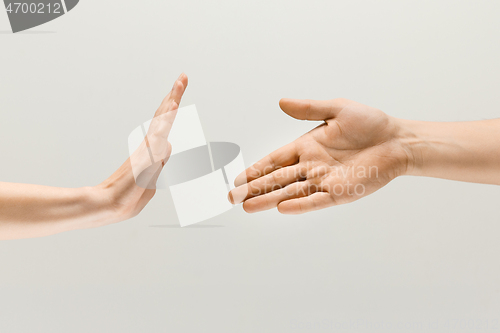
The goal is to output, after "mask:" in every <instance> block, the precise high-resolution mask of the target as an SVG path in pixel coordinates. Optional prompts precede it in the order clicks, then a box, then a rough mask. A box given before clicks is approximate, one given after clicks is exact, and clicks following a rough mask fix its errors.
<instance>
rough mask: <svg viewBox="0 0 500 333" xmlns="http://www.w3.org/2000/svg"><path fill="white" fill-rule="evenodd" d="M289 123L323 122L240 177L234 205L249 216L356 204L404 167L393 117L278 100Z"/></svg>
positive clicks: (352, 106)
mask: <svg viewBox="0 0 500 333" xmlns="http://www.w3.org/2000/svg"><path fill="white" fill-rule="evenodd" d="M280 104H281V107H282V109H283V110H284V111H285V112H286V113H288V114H289V115H291V116H292V117H294V118H298V119H308V120H309V119H310V120H324V123H323V124H322V125H320V126H318V127H316V128H315V129H313V130H312V131H310V132H309V133H307V134H305V135H303V136H302V137H300V138H299V139H297V140H295V141H294V142H292V143H291V144H289V145H287V146H285V147H283V148H281V149H278V150H277V151H275V152H273V153H271V154H270V155H268V156H267V157H266V158H264V159H263V160H261V161H259V162H257V163H256V164H255V165H254V166H252V167H251V168H249V169H248V170H246V172H245V173H244V174H242V175H240V176H239V177H238V178H237V180H236V183H237V185H242V183H243V182H244V181H245V180H246V181H249V183H248V184H247V185H242V186H240V187H238V188H237V189H235V190H233V191H232V193H231V197H232V198H233V201H239V200H234V199H235V198H237V197H239V198H240V199H243V200H244V201H245V203H244V208H245V210H247V211H249V212H255V211H260V210H265V209H270V208H274V207H278V209H279V210H280V212H283V213H291V214H296V213H304V212H307V211H311V210H317V209H322V208H326V207H329V206H332V205H336V204H343V203H347V202H351V201H354V200H357V199H359V198H361V197H363V196H366V195H368V194H370V193H373V192H375V191H376V190H378V189H379V188H381V187H382V186H384V185H386V184H387V183H388V182H390V181H391V180H392V179H394V178H395V177H397V176H398V175H399V174H400V173H401V172H402V171H404V169H405V168H406V165H405V163H406V160H407V158H406V153H405V150H404V149H403V148H402V146H401V145H400V143H399V142H398V128H397V126H396V125H395V121H394V120H393V118H391V117H389V116H387V115H386V114H385V113H383V112H382V111H380V110H378V109H375V108H372V107H368V106H365V105H362V104H359V103H356V102H352V101H348V100H344V99H338V100H333V101H318V102H315V101H294V100H291V101H290V100H282V102H281V103H280Z"/></svg>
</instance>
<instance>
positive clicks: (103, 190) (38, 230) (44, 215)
mask: <svg viewBox="0 0 500 333" xmlns="http://www.w3.org/2000/svg"><path fill="white" fill-rule="evenodd" d="M187 84H188V78H187V76H186V75H185V74H181V75H180V76H179V78H178V79H177V80H176V81H175V83H174V86H173V87H172V90H171V91H170V92H169V93H168V95H167V96H166V97H165V99H164V100H163V102H162V103H161V105H160V107H159V108H158V110H157V111H156V113H155V116H154V118H153V120H152V122H151V126H150V127H149V130H148V133H147V136H146V138H145V139H144V141H143V142H142V144H141V145H140V147H139V148H138V149H137V150H136V151H135V152H134V153H133V154H132V156H131V157H130V158H129V159H127V161H126V162H125V163H124V164H123V165H122V166H121V167H120V168H119V169H118V170H117V171H116V172H115V173H113V174H112V175H111V177H109V178H108V179H106V180H105V181H104V182H103V183H101V184H99V185H97V186H93V187H82V188H56V187H48V186H40V185H30V184H13V183H1V182H0V240H8V239H19V238H34V237H42V236H48V235H52V234H56V233H60V232H64V231H69V230H75V229H87V228H94V227H99V226H104V225H108V224H112V223H116V222H120V221H124V220H127V219H129V218H131V217H134V216H136V215H137V214H139V212H140V211H141V210H142V209H143V208H144V207H145V206H146V204H147V203H148V202H149V201H150V200H151V199H152V198H153V196H154V195H155V192H156V190H155V184H156V180H157V178H158V176H159V174H160V171H161V169H162V168H163V166H164V164H165V162H166V161H167V160H168V158H169V156H170V152H171V150H172V149H171V146H170V143H169V142H168V140H167V139H168V134H169V132H170V129H171V127H172V123H173V121H174V119H175V115H176V113H177V109H178V106H179V104H180V101H181V98H182V95H183V94H184V91H185V89H186V87H187ZM152 159H153V161H152Z"/></svg>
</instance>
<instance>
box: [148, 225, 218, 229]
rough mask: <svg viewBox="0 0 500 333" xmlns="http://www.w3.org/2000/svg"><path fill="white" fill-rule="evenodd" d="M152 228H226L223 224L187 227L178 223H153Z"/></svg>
mask: <svg viewBox="0 0 500 333" xmlns="http://www.w3.org/2000/svg"><path fill="white" fill-rule="evenodd" d="M149 227H150V228H170V229H210V228H224V226H223V225H196V224H195V225H189V226H187V227H181V226H180V225H178V224H162V225H151V226H149Z"/></svg>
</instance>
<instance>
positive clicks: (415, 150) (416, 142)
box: [396, 119, 430, 176]
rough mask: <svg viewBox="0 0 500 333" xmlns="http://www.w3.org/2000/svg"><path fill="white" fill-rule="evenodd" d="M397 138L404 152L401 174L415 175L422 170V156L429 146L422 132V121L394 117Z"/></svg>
mask: <svg viewBox="0 0 500 333" xmlns="http://www.w3.org/2000/svg"><path fill="white" fill-rule="evenodd" d="M396 123H397V128H398V131H397V138H398V141H399V143H400V145H401V147H402V148H403V151H404V152H405V158H406V161H405V166H406V168H405V170H404V171H403V172H402V173H401V175H412V176H416V175H419V174H420V173H421V172H422V169H423V166H424V156H425V154H426V151H427V150H428V149H429V148H430V145H429V143H428V141H427V140H425V135H424V133H423V122H420V121H414V120H406V119H396Z"/></svg>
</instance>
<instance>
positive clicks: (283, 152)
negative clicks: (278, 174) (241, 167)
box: [234, 142, 299, 187]
mask: <svg viewBox="0 0 500 333" xmlns="http://www.w3.org/2000/svg"><path fill="white" fill-rule="evenodd" d="M298 162H299V154H298V152H297V148H296V146H295V142H292V143H289V144H287V145H286V146H283V147H281V148H279V149H278V150H275V151H273V152H272V153H271V154H269V155H267V156H266V157H264V158H263V159H261V160H260V161H258V162H257V163H255V164H254V165H252V166H251V167H249V168H248V169H246V170H245V171H243V172H242V173H240V174H239V175H238V177H236V179H235V180H234V186H236V187H238V186H241V185H243V184H246V183H248V182H251V181H252V180H255V179H257V178H260V177H262V176H265V175H267V174H269V173H271V172H273V171H275V170H277V169H280V168H284V167H287V166H290V165H293V164H296V163H298Z"/></svg>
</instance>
